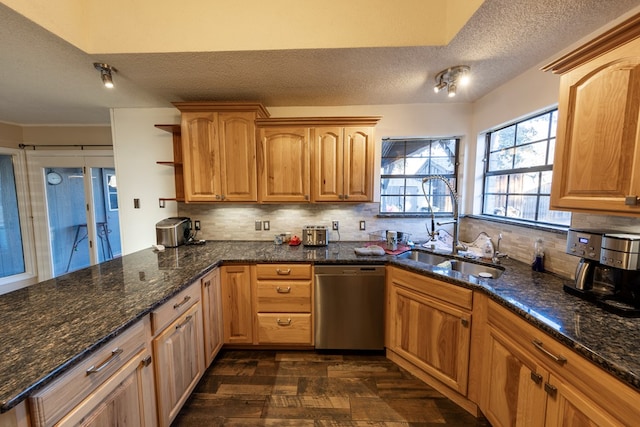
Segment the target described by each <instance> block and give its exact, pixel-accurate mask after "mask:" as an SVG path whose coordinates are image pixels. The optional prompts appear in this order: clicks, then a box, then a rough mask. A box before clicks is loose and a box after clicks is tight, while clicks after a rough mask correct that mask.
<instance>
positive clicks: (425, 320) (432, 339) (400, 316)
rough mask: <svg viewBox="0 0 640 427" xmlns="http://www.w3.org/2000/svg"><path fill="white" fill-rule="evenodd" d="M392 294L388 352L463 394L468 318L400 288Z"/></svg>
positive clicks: (465, 375)
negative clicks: (393, 353) (391, 351)
mask: <svg viewBox="0 0 640 427" xmlns="http://www.w3.org/2000/svg"><path fill="white" fill-rule="evenodd" d="M391 294H392V295H391V304H390V310H391V313H390V315H389V316H388V319H390V322H391V323H392V324H391V325H390V328H391V329H392V330H391V331H390V335H391V337H390V346H391V349H392V350H393V351H395V352H396V353H398V354H399V355H401V356H402V357H404V358H405V359H407V360H409V361H411V362H412V363H413V364H415V365H416V366H418V367H420V368H421V369H423V370H424V371H425V372H427V373H429V374H430V375H432V376H433V377H435V378H437V379H439V380H440V381H441V382H443V383H444V384H446V385H448V386H449V387H451V388H452V389H454V390H457V391H458V392H459V393H460V394H462V395H466V393H467V379H468V373H469V345H470V339H471V331H470V329H471V315H470V314H469V313H468V312H465V311H462V310H459V309H457V308H455V307H453V306H449V305H447V304H443V303H442V302H440V301H437V300H435V299H431V298H428V297H427V296H422V295H419V294H417V293H414V292H411V291H408V290H406V289H404V288H402V287H399V286H395V285H392V288H391Z"/></svg>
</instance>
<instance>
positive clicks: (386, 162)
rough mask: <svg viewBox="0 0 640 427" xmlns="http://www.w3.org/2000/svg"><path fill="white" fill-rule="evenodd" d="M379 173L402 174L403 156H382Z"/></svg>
mask: <svg viewBox="0 0 640 427" xmlns="http://www.w3.org/2000/svg"><path fill="white" fill-rule="evenodd" d="M380 175H404V158H400V159H394V158H389V157H385V158H383V159H382V169H381V170H380Z"/></svg>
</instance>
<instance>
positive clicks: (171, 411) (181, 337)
mask: <svg viewBox="0 0 640 427" xmlns="http://www.w3.org/2000/svg"><path fill="white" fill-rule="evenodd" d="M200 295H201V288H200V282H199V281H198V282H196V283H194V284H192V285H191V286H189V287H188V288H187V289H186V290H184V291H182V292H181V293H179V294H178V295H176V296H175V297H174V298H172V299H171V300H169V301H168V302H167V303H165V304H163V305H162V306H161V307H160V308H159V309H158V310H156V311H154V312H153V313H152V320H153V324H158V325H164V324H167V323H168V325H167V326H166V327H164V328H162V329H160V330H158V329H156V328H154V334H155V336H154V338H153V352H154V356H155V361H156V363H155V366H156V372H155V373H156V396H157V403H158V425H159V426H161V427H163V426H168V425H170V424H171V422H172V421H173V419H174V418H175V417H176V415H177V414H178V412H179V411H180V408H182V405H183V404H184V402H185V401H186V400H187V398H188V397H189V395H190V394H191V392H192V391H193V389H194V388H195V386H196V385H197V383H198V380H199V379H200V377H202V375H203V373H204V370H205V364H204V346H203V341H204V338H203V332H202V329H203V322H202V304H201V301H200Z"/></svg>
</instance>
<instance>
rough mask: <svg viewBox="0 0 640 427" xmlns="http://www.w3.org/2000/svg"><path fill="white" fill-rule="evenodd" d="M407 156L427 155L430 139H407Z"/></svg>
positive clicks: (429, 148) (429, 149)
mask: <svg viewBox="0 0 640 427" xmlns="http://www.w3.org/2000/svg"><path fill="white" fill-rule="evenodd" d="M406 144H407V146H406V147H407V148H406V150H407V152H406V153H407V154H406V155H407V157H429V156H430V154H431V141H407V142H406Z"/></svg>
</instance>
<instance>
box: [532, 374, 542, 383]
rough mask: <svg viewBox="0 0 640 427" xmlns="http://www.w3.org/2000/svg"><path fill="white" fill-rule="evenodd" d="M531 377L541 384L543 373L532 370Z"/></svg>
mask: <svg viewBox="0 0 640 427" xmlns="http://www.w3.org/2000/svg"><path fill="white" fill-rule="evenodd" d="M531 379H532V380H533V382H534V383H536V384H538V385H540V384H541V383H542V375H540V374H539V373H537V372H533V371H531Z"/></svg>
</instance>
